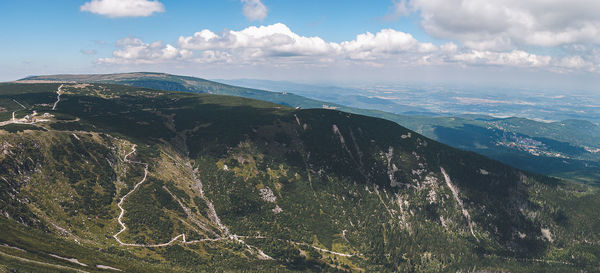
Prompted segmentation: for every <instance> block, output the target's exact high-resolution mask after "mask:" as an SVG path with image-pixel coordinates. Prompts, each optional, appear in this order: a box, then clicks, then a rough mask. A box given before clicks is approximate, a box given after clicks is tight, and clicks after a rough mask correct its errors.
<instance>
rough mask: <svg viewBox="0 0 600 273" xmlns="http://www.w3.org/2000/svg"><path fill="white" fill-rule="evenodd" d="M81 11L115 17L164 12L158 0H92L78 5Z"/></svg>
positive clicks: (143, 15) (140, 15) (141, 15)
mask: <svg viewBox="0 0 600 273" xmlns="http://www.w3.org/2000/svg"><path fill="white" fill-rule="evenodd" d="M80 10H81V11H88V12H91V13H95V14H99V15H104V16H108V17H111V18H117V17H146V16H150V15H152V14H153V13H156V12H164V11H165V7H164V5H163V4H162V3H161V2H159V1H158V0H152V1H150V0H92V1H90V2H87V3H85V4H83V5H82V6H81V7H80Z"/></svg>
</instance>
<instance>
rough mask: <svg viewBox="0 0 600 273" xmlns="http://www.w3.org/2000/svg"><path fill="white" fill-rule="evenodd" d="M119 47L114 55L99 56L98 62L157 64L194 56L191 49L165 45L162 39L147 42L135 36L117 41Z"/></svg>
mask: <svg viewBox="0 0 600 273" xmlns="http://www.w3.org/2000/svg"><path fill="white" fill-rule="evenodd" d="M117 47H118V48H119V49H117V50H115V51H113V57H111V58H99V59H98V63H104V64H155V63H166V62H176V61H182V60H186V59H189V58H190V57H192V52H191V51H189V50H186V49H178V48H176V47H174V46H172V45H170V44H166V45H163V43H162V42H161V41H156V42H153V43H150V44H147V43H144V42H143V41H142V40H140V39H138V38H133V37H128V38H124V39H121V40H119V41H117Z"/></svg>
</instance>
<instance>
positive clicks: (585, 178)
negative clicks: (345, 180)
mask: <svg viewBox="0 0 600 273" xmlns="http://www.w3.org/2000/svg"><path fill="white" fill-rule="evenodd" d="M40 81H58V82H97V83H112V84H126V85H131V86H137V87H145V88H152V89H159V90H169V91H185V92H195V93H210V94H222V95H230V96H239V97H245V98H252V99H258V100H263V101H269V102H272V103H277V104H282V105H287V106H291V107H300V108H329V109H337V110H341V111H346V112H351V113H356V114H362V115H368V116H372V117H379V118H384V119H388V120H391V121H394V122H397V123H399V124H402V125H403V126H406V127H407V128H410V129H411V130H414V131H416V132H419V133H421V134H423V135H425V136H427V137H429V138H432V139H435V140H438V141H440V142H442V143H445V144H448V145H450V146H453V147H457V148H460V149H464V150H468V151H474V152H477V153H480V154H483V155H486V156H488V157H491V158H494V159H496V160H499V161H501V162H504V163H506V164H509V165H511V166H514V167H518V168H521V169H524V170H528V171H532V172H537V173H541V174H546V175H552V176H556V177H562V178H568V179H572V180H574V181H579V182H583V183H590V184H596V183H600V126H598V125H595V124H593V123H590V122H587V121H581V120H566V121H563V122H555V123H544V122H538V121H533V120H528V119H521V118H506V119H498V118H492V117H486V116H468V115H465V116H462V117H435V116H431V115H420V114H418V113H416V112H415V113H414V114H411V115H399V114H393V113H389V112H383V111H378V110H368V109H359V108H353V107H346V106H343V105H339V104H335V103H330V102H324V101H319V100H314V99H309V98H305V97H302V96H298V95H295V94H292V93H286V92H269V91H264V90H258V89H251V88H243V87H237V86H232V85H227V84H222V83H218V82H214V81H208V80H204V79H199V78H195V77H186V76H177V75H169V74H163V73H146V72H139V73H120V74H97V75H49V76H32V77H28V78H25V79H22V80H21V82H40ZM405 110H406V111H418V110H419V109H412V108H410V109H408V108H407V109H405ZM529 144H534V145H529Z"/></svg>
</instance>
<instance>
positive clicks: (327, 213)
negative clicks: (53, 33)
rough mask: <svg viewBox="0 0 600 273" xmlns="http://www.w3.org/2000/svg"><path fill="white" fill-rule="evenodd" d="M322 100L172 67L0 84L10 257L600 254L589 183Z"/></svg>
mask: <svg viewBox="0 0 600 273" xmlns="http://www.w3.org/2000/svg"><path fill="white" fill-rule="evenodd" d="M33 80H37V83H31V82H32V81H33ZM40 81H45V83H41V82H40ZM92 81H93V82H95V83H86V82H92ZM27 82H29V83H27ZM113 83H123V84H127V85H116V84H113ZM132 85H145V86H152V87H153V88H152V89H150V88H146V87H137V86H132ZM158 86H162V88H163V89H177V90H179V89H181V90H180V91H193V92H198V91H199V90H200V89H201V88H203V89H202V92H203V93H213V94H195V93H190V92H172V91H166V90H158V89H160V88H159V87H158ZM194 86H196V87H194ZM192 87H193V88H196V89H197V90H191V89H193V88H192ZM183 88H187V89H183ZM215 94H227V95H236V96H223V95H215ZM239 96H255V97H257V98H260V97H262V98H266V99H265V100H273V101H277V100H279V101H278V102H279V103H280V104H273V103H270V102H265V101H261V100H255V99H247V98H240V97H239ZM281 104H286V105H291V106H293V107H289V106H285V105H281ZM322 104H323V102H319V101H314V100H309V99H306V98H303V97H299V96H295V95H293V94H281V93H280V94H277V93H271V92H265V91H261V90H251V89H245V88H239V87H234V86H228V85H222V84H217V83H214V82H210V81H204V80H200V79H194V78H186V77H178V76H171V75H165V74H147V73H143V74H140V73H136V74H114V75H88V76H48V77H40V78H29V79H27V80H26V81H22V82H21V83H2V84H0V106H1V107H2V113H0V149H1V151H0V187H2V188H1V190H0V195H1V197H0V227H1V230H2V232H0V270H2V271H8V272H11V271H17V272H18V271H25V272H65V271H67V272H69V271H77V272H84V271H85V272H109V271H124V272H198V271H200V272H202V271H217V272H221V271H227V272H230V271H259V272H273V271H280V272H286V271H325V272H349V271H369V272H468V271H473V270H477V271H478V272H582V271H583V272H597V271H599V270H600V262H599V261H600V246H599V244H600V233H598V230H600V220H599V219H600V213H599V212H598V210H597V209H596V208H597V207H598V206H599V205H600V196H599V194H600V193H599V192H598V189H597V188H596V187H593V186H588V185H583V184H580V183H572V182H569V181H563V180H558V179H555V178H550V177H546V176H543V175H538V174H534V173H530V172H527V171H523V170H519V169H516V168H513V167H510V166H508V165H505V164H503V163H500V162H498V161H495V160H492V159H488V158H486V157H484V156H481V155H478V154H475V153H473V152H468V151H462V150H459V149H455V148H452V147H449V146H447V145H445V144H442V143H439V142H437V141H435V140H432V139H429V138H427V137H426V136H423V135H421V134H419V133H417V132H415V131H411V130H409V129H407V128H404V127H402V126H400V125H398V124H396V123H394V122H391V121H389V120H384V119H380V118H374V117H369V116H364V115H357V114H353V113H348V112H341V111H338V110H331V109H306V108H313V107H314V108H323V105H322ZM296 106H299V107H301V108H302V109H297V108H296ZM326 106H327V107H325V108H332V107H340V108H341V109H343V107H341V106H337V105H331V104H326ZM356 111H359V110H356ZM499 126H505V125H499ZM515 141H516V142H517V143H520V144H522V145H536V142H535V141H538V140H535V139H534V140H523V139H519V138H517V139H516V140H515ZM557 145H558V144H557ZM507 147H510V145H507Z"/></svg>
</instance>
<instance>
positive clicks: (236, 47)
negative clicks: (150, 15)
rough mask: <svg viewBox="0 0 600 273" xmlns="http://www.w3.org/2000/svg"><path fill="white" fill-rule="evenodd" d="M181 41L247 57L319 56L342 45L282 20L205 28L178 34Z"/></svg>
mask: <svg viewBox="0 0 600 273" xmlns="http://www.w3.org/2000/svg"><path fill="white" fill-rule="evenodd" d="M178 44H179V46H180V47H181V48H184V49H189V50H216V51H227V52H231V53H232V54H235V55H238V56H239V57H242V58H244V59H256V58H264V57H299V56H317V55H326V54H332V53H333V54H335V53H336V52H337V51H339V49H340V46H339V45H338V44H335V43H328V42H325V41H324V40H323V39H321V38H319V37H304V36H300V35H298V34H296V33H294V32H292V31H291V30H290V29H289V28H288V27H287V26H286V25H284V24H281V23H277V24H273V25H268V26H260V27H255V26H252V27H248V28H245V29H243V30H240V31H233V30H230V31H226V32H223V33H221V34H215V33H213V32H212V31H210V30H207V29H205V30H202V31H200V32H196V33H194V35H192V36H188V37H185V36H181V37H179V40H178Z"/></svg>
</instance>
